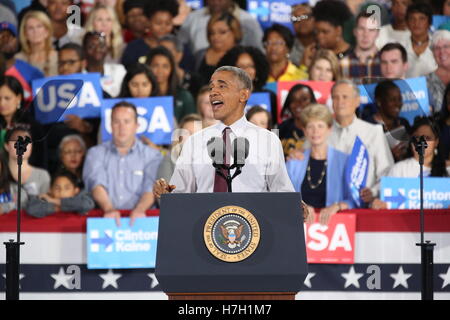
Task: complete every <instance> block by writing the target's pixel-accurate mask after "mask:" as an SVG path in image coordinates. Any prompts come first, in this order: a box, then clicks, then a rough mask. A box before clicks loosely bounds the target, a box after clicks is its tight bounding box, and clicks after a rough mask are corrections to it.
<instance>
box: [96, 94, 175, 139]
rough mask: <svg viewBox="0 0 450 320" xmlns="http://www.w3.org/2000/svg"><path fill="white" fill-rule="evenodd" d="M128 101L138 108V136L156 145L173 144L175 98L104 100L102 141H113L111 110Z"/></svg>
mask: <svg viewBox="0 0 450 320" xmlns="http://www.w3.org/2000/svg"><path fill="white" fill-rule="evenodd" d="M120 101H127V102H129V103H132V104H134V105H135V106H136V108H137V113H138V123H139V127H138V130H137V134H138V136H140V135H144V136H145V137H147V138H149V139H150V140H151V141H152V142H153V143H155V144H171V143H172V140H171V138H172V131H173V130H174V126H175V123H174V114H173V97H149V98H121V99H104V100H103V105H102V112H101V115H102V140H103V141H108V140H110V139H111V132H112V129H111V111H112V110H111V109H112V107H113V106H114V105H115V104H116V103H118V102H120Z"/></svg>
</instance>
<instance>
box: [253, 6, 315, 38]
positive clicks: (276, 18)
mask: <svg viewBox="0 0 450 320" xmlns="http://www.w3.org/2000/svg"><path fill="white" fill-rule="evenodd" d="M303 2H308V1H307V0H249V1H247V8H248V12H249V13H250V14H251V15H252V16H253V17H254V18H255V19H256V20H258V22H259V24H260V25H261V27H262V28H263V29H267V28H268V27H270V26H271V25H272V24H274V23H278V24H281V25H284V26H285V27H288V28H289V29H290V30H291V31H292V32H294V28H293V26H292V22H291V6H292V5H294V4H299V3H303Z"/></svg>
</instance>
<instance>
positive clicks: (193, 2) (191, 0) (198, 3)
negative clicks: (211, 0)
mask: <svg viewBox="0 0 450 320" xmlns="http://www.w3.org/2000/svg"><path fill="white" fill-rule="evenodd" d="M186 4H187V5H188V6H189V7H191V8H192V9H194V10H197V9H200V8H203V0H186Z"/></svg>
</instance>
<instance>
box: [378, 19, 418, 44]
mask: <svg viewBox="0 0 450 320" xmlns="http://www.w3.org/2000/svg"><path fill="white" fill-rule="evenodd" d="M410 37H411V31H409V29H406V30H395V29H394V28H392V25H391V24H387V25H385V26H382V27H381V28H380V33H379V34H378V37H377V40H376V41H375V45H376V46H377V48H378V50H381V48H383V46H384V45H385V44H386V43H390V42H400V43H402V42H406V41H408V39H409V38H410Z"/></svg>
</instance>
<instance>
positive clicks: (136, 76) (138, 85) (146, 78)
mask: <svg viewBox="0 0 450 320" xmlns="http://www.w3.org/2000/svg"><path fill="white" fill-rule="evenodd" d="M158 95H159V87H158V82H157V81H156V77H155V75H154V74H153V72H152V71H151V70H150V68H149V67H148V66H146V65H145V64H142V63H136V64H134V65H132V66H131V67H130V68H129V69H128V72H127V74H126V75H125V77H124V78H123V81H122V87H121V89H120V94H119V97H121V98H147V97H155V96H158Z"/></svg>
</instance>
